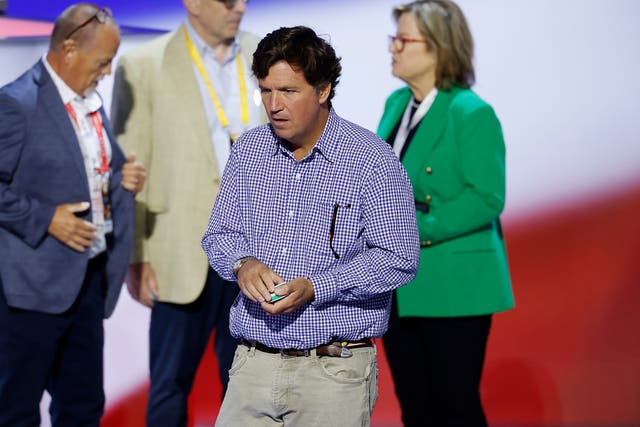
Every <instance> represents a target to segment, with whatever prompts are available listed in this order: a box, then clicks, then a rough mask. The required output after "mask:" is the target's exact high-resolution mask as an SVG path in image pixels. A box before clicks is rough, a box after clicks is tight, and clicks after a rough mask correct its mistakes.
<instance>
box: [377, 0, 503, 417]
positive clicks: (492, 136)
mask: <svg viewBox="0 0 640 427" xmlns="http://www.w3.org/2000/svg"><path fill="white" fill-rule="evenodd" d="M393 16H394V18H395V20H396V23H397V34H396V35H395V36H392V37H391V43H390V47H389V51H390V53H391V54H392V58H393V62H392V64H393V65H392V66H393V75H394V76H396V77H398V78H400V79H401V80H403V81H404V82H405V83H407V87H404V88H402V89H399V90H397V91H395V92H394V93H392V94H391V96H389V98H388V99H387V102H386V105H385V110H384V114H383V116H382V119H381V121H380V125H379V127H378V134H379V135H380V137H381V138H383V139H386V140H387V141H388V142H389V143H390V144H391V145H392V146H393V148H394V151H395V152H396V153H397V154H398V155H399V156H400V159H401V160H402V163H403V165H404V166H405V168H406V170H407V173H408V174H409V177H410V179H411V182H412V184H413V189H414V196H415V202H416V213H417V220H418V228H419V231H420V240H421V261H420V267H419V270H418V275H417V276H416V279H415V280H414V281H413V282H411V283H410V284H408V285H407V286H405V287H402V288H400V289H398V290H397V292H396V294H395V295H394V297H395V298H394V306H393V308H392V314H391V318H390V320H389V330H388V332H387V333H386V335H385V337H384V345H385V350H386V353H387V358H388V360H389V364H390V366H391V372H392V374H393V379H394V383H395V387H396V393H397V395H398V399H399V401H400V405H401V408H402V419H403V422H404V424H405V426H421V427H422V426H445V425H446V426H464V427H475V426H486V425H487V423H486V419H485V415H484V411H483V409H482V403H481V401H480V393H479V386H480V379H481V376H482V367H483V364H484V355H485V349H486V343H487V338H488V335H489V329H490V326H491V316H492V314H493V313H496V312H499V311H503V310H507V309H510V308H512V307H513V306H514V300H513V294H512V291H511V284H510V279H509V270H508V265H507V257H506V252H505V246H504V240H503V236H502V230H501V227H500V219H499V215H500V213H501V212H502V209H503V207H504V198H505V148H504V140H503V137H502V130H501V128H500V122H499V121H498V118H497V117H496V115H495V113H494V111H493V109H492V108H491V106H490V105H489V104H487V103H486V102H485V101H483V100H482V99H481V98H480V97H478V95H476V94H475V93H474V92H473V91H472V90H470V89H469V88H470V86H471V85H472V84H473V82H474V70H473V64H472V56H473V40H472V37H471V34H470V32H469V28H468V26H467V23H466V20H465V17H464V15H463V13H462V11H461V10H460V9H459V7H458V6H457V5H456V4H455V3H453V2H452V1H449V0H427V1H414V2H412V3H409V4H406V5H402V6H397V7H395V8H394V10H393Z"/></svg>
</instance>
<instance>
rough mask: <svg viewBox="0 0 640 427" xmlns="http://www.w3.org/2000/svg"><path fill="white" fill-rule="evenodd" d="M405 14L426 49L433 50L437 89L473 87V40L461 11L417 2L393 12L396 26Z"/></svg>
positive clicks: (444, 1)
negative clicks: (415, 28) (424, 40)
mask: <svg viewBox="0 0 640 427" xmlns="http://www.w3.org/2000/svg"><path fill="white" fill-rule="evenodd" d="M405 13H410V14H412V15H413V16H414V17H415V18H416V22H417V24H418V29H419V30H420V33H421V34H422V36H423V37H424V38H425V39H426V40H427V42H428V46H427V48H428V49H435V52H436V58H437V61H438V63H437V67H436V86H437V87H438V88H439V89H443V90H449V89H451V86H452V85H457V86H462V87H465V88H468V87H471V86H472V85H473V84H474V83H475V71H474V69H473V37H472V36H471V31H469V26H468V25H467V20H466V18H465V17H464V14H463V13H462V10H460V7H459V6H458V5H457V4H455V3H454V2H453V1H451V0H419V1H413V2H411V3H407V4H403V5H400V6H396V7H394V8H393V18H394V19H395V20H396V22H397V21H398V19H399V18H400V16H401V15H403V14H405Z"/></svg>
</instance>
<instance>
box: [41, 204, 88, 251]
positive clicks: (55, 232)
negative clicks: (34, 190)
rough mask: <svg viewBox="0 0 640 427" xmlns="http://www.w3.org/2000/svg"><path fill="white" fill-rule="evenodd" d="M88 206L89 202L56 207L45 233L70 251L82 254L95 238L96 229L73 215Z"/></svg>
mask: <svg viewBox="0 0 640 427" xmlns="http://www.w3.org/2000/svg"><path fill="white" fill-rule="evenodd" d="M89 206H90V204H89V202H80V203H67V204H64V205H58V207H56V211H55V213H54V214H53V218H51V223H50V224H49V229H48V230H47V231H48V232H49V234H51V235H52V236H53V237H55V238H56V239H58V240H59V241H60V242H62V243H64V244H65V245H67V246H69V247H70V248H71V249H73V250H75V251H78V252H84V251H85V250H86V249H87V248H89V247H91V244H92V243H93V239H95V238H96V230H97V228H96V226H95V225H93V224H92V223H90V222H88V221H85V220H83V219H80V218H78V217H77V216H76V215H75V214H76V213H77V212H84V211H86V210H87V209H89Z"/></svg>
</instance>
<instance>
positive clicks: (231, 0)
mask: <svg viewBox="0 0 640 427" xmlns="http://www.w3.org/2000/svg"><path fill="white" fill-rule="evenodd" d="M216 1H218V2H220V3H224V7H226V8H227V9H228V10H231V9H233V8H234V7H236V5H237V4H238V2H239V1H242V2H244V4H247V3H249V0H216Z"/></svg>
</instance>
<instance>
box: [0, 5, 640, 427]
mask: <svg viewBox="0 0 640 427" xmlns="http://www.w3.org/2000/svg"><path fill="white" fill-rule="evenodd" d="M2 3H3V2H1V1H0V9H2V6H3V4H2ZM71 3H73V1H68V0H8V2H7V4H6V6H7V7H6V11H5V12H4V14H0V85H4V84H6V83H8V82H9V81H11V80H13V79H15V78H16V77H17V76H18V75H19V74H21V73H22V72H23V71H25V70H26V69H27V68H28V67H29V66H31V65H32V64H33V63H34V62H35V61H36V60H38V59H39V58H40V57H41V56H42V54H43V53H44V52H45V51H46V46H47V42H48V35H49V34H50V31H51V28H52V25H51V21H52V20H53V19H54V18H55V17H56V16H57V15H58V14H59V13H60V12H61V11H62V10H63V9H64V8H65V7H67V6H68V5H70V4H71ZM396 4H398V2H396V1H389V0H350V1H337V0H324V1H318V0H304V1H301V0H300V1H294V0H251V2H250V4H249V5H248V7H247V13H246V15H245V17H244V20H243V25H242V27H243V29H245V30H247V31H252V32H255V33H257V34H258V35H265V34H266V33H268V32H269V31H271V30H273V29H276V28H278V27H281V26H292V25H307V26H310V27H312V28H314V29H315V30H316V32H318V33H319V34H322V35H325V36H326V38H327V39H328V40H330V41H331V43H332V44H333V46H334V48H335V49H336V51H337V53H338V55H340V56H341V57H342V65H343V76H342V78H341V81H340V84H339V85H338V87H337V94H336V98H335V100H334V106H335V108H336V110H337V112H338V113H339V114H340V115H341V116H343V117H345V118H347V119H349V120H351V121H354V122H356V123H358V124H360V125H363V126H365V127H367V128H369V129H371V130H373V131H375V129H376V127H377V123H378V120H379V118H380V116H381V114H382V109H383V105H384V100H385V99H386V97H387V96H388V95H389V93H391V92H392V91H393V90H394V89H395V88H397V87H400V86H401V85H402V82H400V81H399V80H397V79H395V78H393V77H392V76H391V74H390V56H389V54H388V52H387V35H389V34H395V25H394V22H393V20H392V18H391V8H392V7H393V6H394V5H396ZM458 4H459V5H460V6H461V7H462V9H463V11H464V12H465V14H466V16H467V19H468V21H469V24H470V26H471V30H472V32H473V35H474V38H475V42H476V55H475V57H476V60H475V64H476V77H477V83H476V85H475V87H474V89H475V90H476V91H477V92H478V93H479V94H480V95H481V96H482V97H483V98H485V99H486V100H487V101H488V102H489V103H491V104H492V105H493V107H494V108H495V110H496V112H497V114H498V117H499V118H500V120H501V122H502V126H503V130H504V134H505V140H506V145H507V204H506V208H505V212H504V214H503V221H504V226H505V227H504V228H505V236H506V240H507V249H508V252H509V258H510V266H511V272H512V279H513V286H514V291H515V294H516V303H517V307H516V309H514V310H512V311H509V312H506V313H503V314H498V315H496V316H495V317H494V323H493V328H492V332H491V336H490V339H489V347H488V350H487V362H486V368H485V374H484V377H483V382H482V393H483V400H484V403H485V407H486V411H487V416H488V418H489V421H490V423H491V425H493V426H504V427H506V426H554V427H556V426H576V427H577V426H580V427H587V426H588V427H595V426H608V427H612V426H615V427H622V426H640V333H638V332H637V330H638V327H639V325H640V306H639V305H638V303H639V301H640V220H639V219H638V218H640V79H639V76H640V26H639V25H638V24H637V20H638V18H640V2H638V1H637V0H611V1H609V2H601V1H595V0H582V1H578V0H561V1H557V0H540V1H536V2H529V1H524V0H482V1H478V0H475V1H473V0H458ZM104 5H106V6H109V7H110V8H111V9H112V10H113V13H114V16H115V18H116V20H117V21H118V22H119V23H120V24H121V25H123V26H124V27H125V28H124V34H125V35H124V37H123V44H122V46H121V49H120V53H122V52H124V51H126V50H127V49H130V48H131V47H132V46H134V45H136V44H139V43H141V42H143V41H145V40H148V39H149V38H151V37H154V36H155V35H157V34H158V33H159V32H164V31H167V30H172V29H174V28H176V27H177V26H178V25H179V24H180V23H181V22H182V20H183V19H184V13H183V9H182V2H180V1H179V0H155V1H152V0H136V1H135V2H133V1H127V0H106V1H105V3H104ZM116 61H117V59H116ZM111 87H112V81H111V79H110V78H107V79H105V81H103V82H102V84H101V86H100V92H101V93H102V95H103V97H104V99H105V104H107V111H108V110H109V108H108V105H109V104H110V99H111ZM0 126H1V124H0ZM205 225H206V224H203V231H204V228H205ZM0 256H1V255H0ZM148 322H149V312H148V311H147V309H145V308H144V307H142V306H140V305H139V304H137V303H135V302H134V301H133V300H132V299H131V298H130V297H129V295H128V294H127V292H126V291H124V292H123V294H122V296H121V299H120V302H119V306H118V308H117V309H116V312H115V314H114V316H113V317H112V318H110V319H109V320H107V322H106V342H105V363H106V367H105V386H106V393H107V413H106V415H105V418H104V421H103V426H105V427H116V426H118V427H123V426H125V427H126V426H131V427H133V426H136V427H138V426H140V425H143V416H144V406H145V402H146V389H147V387H148V384H147V362H148V360H147V328H148ZM633 325H636V326H633ZM634 331H635V332H634ZM379 350H380V356H381V357H380V361H381V364H380V400H379V402H378V405H377V407H376V409H375V411H374V416H373V422H372V425H373V426H374V427H391V426H399V425H400V417H399V407H398V404H397V402H396V400H395V396H394V392H393V385H392V383H391V379H390V374H389V371H388V367H387V366H386V362H385V359H384V349H383V348H382V345H381V342H380V343H379ZM216 370H217V367H216V361H215V359H214V357H213V355H212V352H211V351H209V352H208V353H207V355H206V356H205V359H204V360H203V362H202V366H201V369H200V371H199V374H198V378H197V380H196V385H195V389H194V392H193V394H192V398H191V408H192V411H191V423H192V424H193V425H196V426H199V425H212V423H213V420H214V419H215V416H216V414H217V411H218V405H219V399H220V386H219V385H218V384H217V377H216V373H215V372H216ZM46 406H47V399H46V397H45V399H44V400H43V408H46ZM47 423H48V421H46V419H45V421H44V422H43V425H48V424H47Z"/></svg>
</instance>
